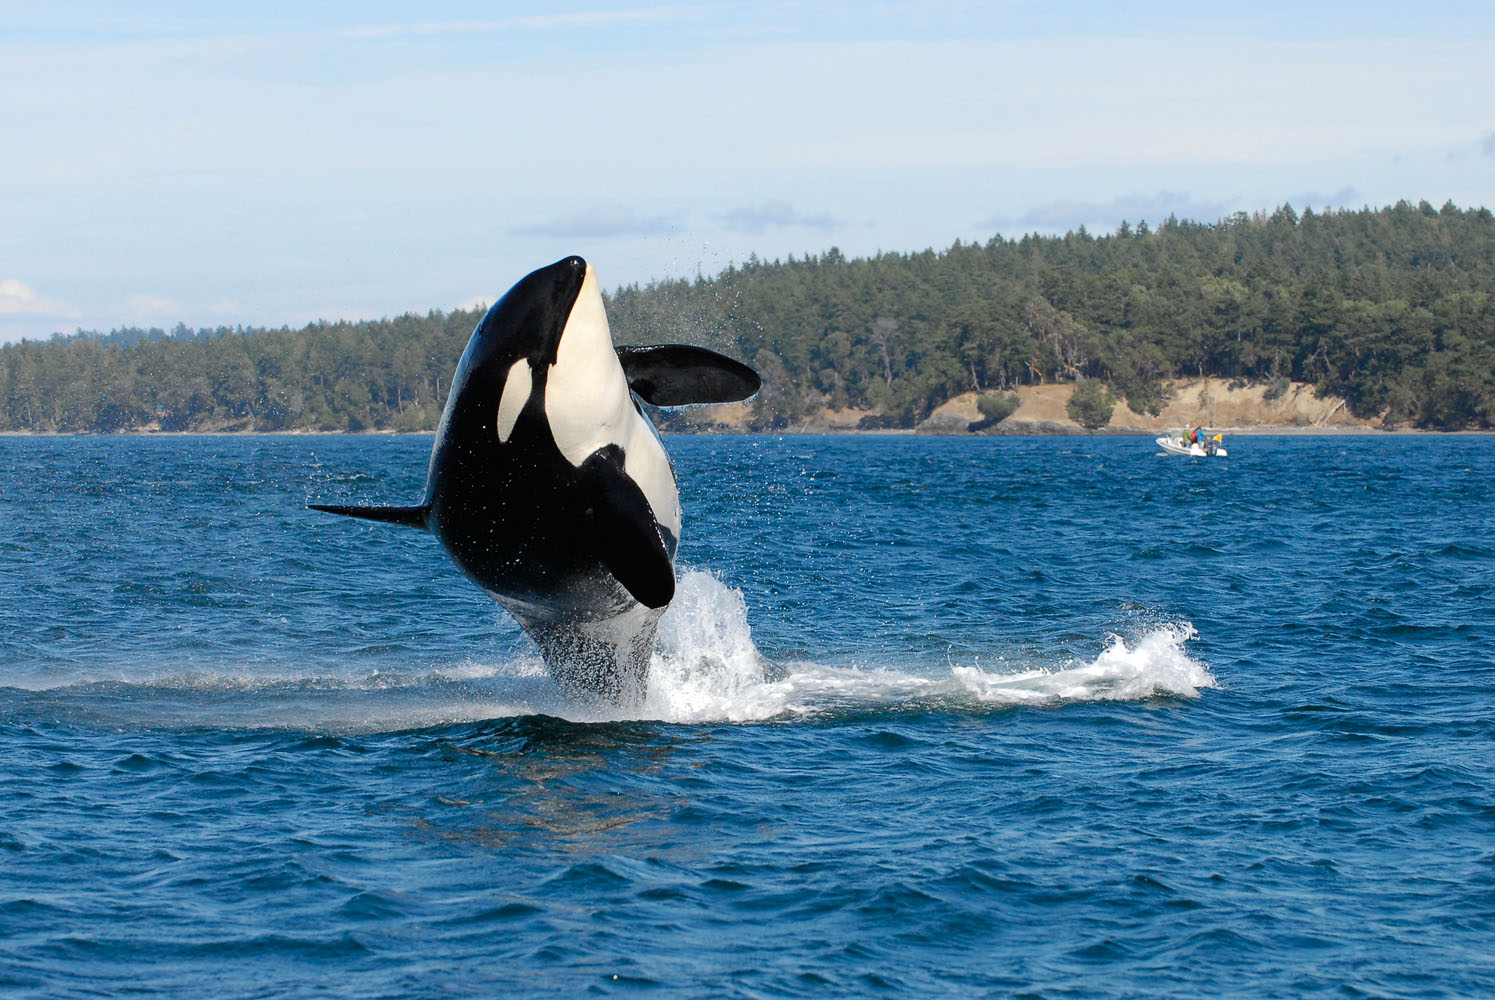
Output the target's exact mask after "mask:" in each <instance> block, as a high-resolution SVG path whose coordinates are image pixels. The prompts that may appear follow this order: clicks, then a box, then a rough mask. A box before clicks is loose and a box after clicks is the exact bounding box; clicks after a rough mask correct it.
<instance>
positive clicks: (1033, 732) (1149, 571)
mask: <svg viewBox="0 0 1495 1000" xmlns="http://www.w3.org/2000/svg"><path fill="white" fill-rule="evenodd" d="M666 443H667V446H668V447H669V449H670V451H671V453H672V455H673V457H674V461H675V466H676V470H677V473H678V475H679V479H680V483H681V496H682V504H683V506H684V510H685V519H686V523H685V532H684V537H683V539H682V542H681V549H680V569H681V574H682V577H681V586H680V591H679V594H678V595H677V600H676V604H675V606H674V607H672V609H671V611H670V612H669V614H668V615H667V617H666V619H665V623H664V625H663V626H662V628H661V648H660V650H659V652H658V654H657V655H656V659H655V663H654V666H653V673H652V680H651V689H650V694H649V699H648V702H647V703H646V705H645V706H644V707H643V708H642V709H641V710H636V711H631V712H626V713H625V712H620V711H618V710H616V709H612V708H610V707H609V706H605V705H598V704H586V703H578V702H576V701H574V700H570V699H568V698H567V697H566V696H565V695H564V694H562V693H561V692H560V691H558V690H557V689H556V688H555V687H554V685H553V684H552V683H551V682H550V680H549V679H548V677H547V676H546V675H545V673H544V670H543V667H542V665H541V664H540V661H539V659H538V656H537V654H536V652H535V650H534V649H533V647H532V646H531V645H530V644H529V643H528V641H527V640H526V639H525V638H524V636H523V634H522V633H521V632H520V631H519V629H518V628H517V626H515V625H514V624H513V622H512V621H511V620H510V619H508V618H507V617H506V616H505V615H504V613H503V612H502V611H501V610H500V609H498V608H497V607H496V606H495V605H493V604H492V603H491V602H490V601H489V600H488V599H487V598H486V597H484V596H483V595H482V594H481V593H479V592H478V591H477V590H476V589H475V588H474V587H472V586H471V585H470V584H468V583H467V582H466V581H465V580H463V579H462V578H461V577H460V576H459V575H458V574H457V573H456V571H455V570H454V569H452V567H451V566H450V565H449V564H448V563H447V562H446V561H445V559H444V558H443V557H442V556H441V554H440V552H439V550H438V548H437V546H436V544H435V543H434V541H433V540H432V539H431V538H430V537H429V536H427V535H424V534H422V533H420V532H415V531H410V530H408V529H401V528H398V527H393V526H389V525H378V524H369V523H366V522H355V521H350V520H347V519H342V518H333V517H328V516H326V515H320V514H316V513H313V512H309V511H306V510H305V509H304V504H305V503H307V502H309V501H310V502H331V503H339V502H392V503H410V502H415V501H417V500H418V499H419V497H420V494H421V489H422V484H423V480H424V473H425V463H426V457H427V453H428V451H429V447H430V440H429V438H421V437H134V438H68V437H59V438H16V437H10V438H0V459H3V461H0V761H3V766H0V994H3V995H5V996H7V997H95V996H120V995H126V994H130V995H142V996H166V997H202V996H213V997H222V998H237V997H245V998H248V997H264V996H279V997H302V996H305V997H313V996H315V997H335V998H340V997H347V998H359V1000H366V998H377V997H480V996H500V995H526V996H576V995H599V996H648V995H656V996H669V997H702V998H705V997H797V996H827V997H837V996H879V995H887V996H900V997H904V996H932V997H940V996H951V997H953V996H961V997H966V996H1021V997H1107V996H1109V997H1180V998H1183V997H1190V998H1192V997H1200V996H1211V997H1261V996H1334V997H1479V996H1492V995H1495V787H1492V777H1491V776H1492V775H1495V722H1492V708H1495V438H1490V437H1464V436H1439V437H1417V436H1385V437H1346V438H1324V437H1300V438H1299V437H1294V438H1288V437H1282V438H1273V437H1250V438H1245V437H1243V438H1235V439H1232V440H1231V441H1229V442H1228V443H1229V445H1230V451H1231V454H1230V457H1229V458H1228V459H1224V460H1218V459H1216V460H1193V459H1182V458H1169V457H1164V456H1160V455H1158V454H1156V448H1155V447H1153V445H1152V443H1151V442H1150V441H1147V440H1144V439H1141V438H1112V437H1107V438H970V439H964V438H962V439H956V438H949V439H944V438H913V437H896V436H889V437H785V438H772V437H670V438H667V439H666Z"/></svg>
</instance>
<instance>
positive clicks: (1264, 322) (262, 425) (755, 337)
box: [0, 202, 1495, 432]
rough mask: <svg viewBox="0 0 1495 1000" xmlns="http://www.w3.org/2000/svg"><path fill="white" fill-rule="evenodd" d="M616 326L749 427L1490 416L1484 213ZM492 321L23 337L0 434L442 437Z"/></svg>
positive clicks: (1088, 241)
mask: <svg viewBox="0 0 1495 1000" xmlns="http://www.w3.org/2000/svg"><path fill="white" fill-rule="evenodd" d="M537 263H544V262H537ZM509 277H512V278H515V279H517V278H518V277H519V276H518V275H512V276H509ZM498 283H499V284H503V283H504V279H499V280H498ZM608 310H609V315H610V318H611V321H612V324H613V332H614V335H615V338H616V339H617V340H618V342H620V343H651V342H667V341H672V342H688V343H696V344H703V345H705V346H709V347H713V348H715V349H717V350H721V351H725V352H728V353H731V354H733V355H736V356H738V357H741V358H743V359H744V360H747V361H749V362H750V363H752V364H753V365H755V366H756V367H757V368H758V369H759V371H760V372H761V373H762V374H763V376H764V387H763V390H762V392H761V393H760V394H759V396H758V398H757V400H756V401H755V403H754V409H753V425H754V426H755V427H757V428H759V429H770V428H777V427H785V426H791V425H793V424H795V423H796V422H798V421H800V420H802V419H803V418H804V417H805V416H807V415H808V414H810V413H812V412H814V411H816V410H818V409H820V408H821V407H824V406H832V407H836V408H845V407H857V408H863V409H867V410H870V411H872V412H873V414H874V416H873V417H872V418H871V421H870V422H871V423H873V424H878V423H881V424H883V425H886V426H899V427H907V426H911V425H912V424H914V423H915V422H917V421H918V420H920V419H922V418H923V417H924V416H926V415H927V414H928V413H929V412H930V411H931V410H932V409H933V408H935V407H936V406H938V405H939V404H941V403H943V402H944V401H945V400H947V399H949V398H950V397H952V396H954V395H957V394H959V393H962V392H967V391H972V390H974V391H977V392H983V393H988V392H995V391H999V390H1003V389H1008V388H1013V387H1016V386H1018V385H1024V384H1031V383H1035V382H1054V381H1075V382H1081V381H1084V380H1100V381H1101V382H1103V383H1104V384H1105V385H1106V386H1107V387H1108V389H1109V390H1110V391H1111V392H1112V393H1114V394H1115V395H1116V396H1117V397H1121V398H1125V399H1126V401H1127V402H1128V404H1129V405H1130V406H1131V407H1132V408H1133V409H1134V410H1137V411H1139V412H1142V411H1146V412H1153V413H1156V412H1158V410H1159V409H1160V408H1161V407H1162V405H1163V404H1164V403H1165V402H1166V398H1165V392H1166V389H1165V380H1166V379H1169V378H1173V377H1177V376H1195V375H1213V376H1217V377H1221V378H1226V379H1232V380H1240V381H1244V382H1257V383H1262V382H1265V383H1275V384H1277V385H1279V386H1285V385H1286V384H1287V382H1288V381H1289V380H1297V381H1306V382H1311V383H1314V384H1315V385H1317V386H1318V388H1319V389H1320V390H1321V391H1322V392H1324V393H1332V394H1336V395H1340V396H1343V397H1345V398H1346V399H1347V400H1348V402H1349V407H1350V408H1351V410H1352V411H1353V412H1354V413H1355V414H1356V415H1358V416H1361V417H1379V418H1381V419H1383V420H1384V421H1385V422H1386V423H1387V424H1411V425H1415V426H1420V427H1438V428H1464V427H1490V426H1492V425H1495V216H1492V214H1491V212H1490V211H1489V210H1488V209H1484V208H1480V209H1472V210H1462V209H1459V208H1457V207H1455V206H1454V205H1452V204H1447V205H1444V206H1443V208H1441V209H1436V208H1434V207H1432V206H1431V205H1429V204H1427V203H1426V202H1423V203H1421V204H1419V205H1412V204H1409V203H1407V202H1401V203H1398V204H1397V205H1395V206H1392V207H1390V208H1384V209H1378V210H1371V209H1366V210H1361V211H1326V212H1322V213H1314V212H1312V211H1304V212H1303V214H1302V215H1299V214H1297V213H1296V212H1295V211H1294V210H1293V209H1292V208H1291V207H1289V206H1283V207H1281V208H1279V209H1277V210H1276V211H1274V212H1271V213H1270V214H1267V213H1259V214H1256V215H1246V214H1244V213H1238V214H1236V215H1233V216H1231V217H1230V218H1228V219H1224V220H1221V221H1219V222H1217V223H1214V224H1204V223H1198V222H1190V221H1180V220H1178V219H1174V218H1169V219H1168V220H1166V221H1164V222H1162V223H1161V224H1159V225H1158V226H1157V227H1156V228H1150V227H1148V225H1147V224H1146V223H1145V222H1144V223H1141V224H1139V225H1137V226H1136V227H1132V226H1130V225H1128V224H1126V223H1123V224H1122V226H1121V227H1120V229H1118V230H1117V231H1116V232H1115V233H1114V234H1110V235H1105V236H1093V235H1091V234H1089V233H1087V232H1086V231H1085V230H1084V229H1083V228H1082V229H1080V230H1078V231H1076V232H1072V233H1069V234H1067V235H1065V236H1062V237H1048V236H1036V235H1030V236H1025V237H1023V238H1021V239H1018V240H1006V239H1003V238H1001V237H996V238H993V239H992V240H990V241H989V242H987V243H985V244H977V243H962V242H959V241H957V242H956V243H955V244H954V245H953V246H951V247H950V248H949V249H948V250H945V251H943V252H935V251H933V250H929V251H924V252H922V253H914V254H896V253H886V254H881V255H879V256H876V257H872V258H868V259H854V260H853V259H847V258H846V257H844V256H843V255H842V254H841V253H840V251H838V250H835V249H832V250H830V251H829V252H827V253H825V254H823V255H821V256H818V257H807V258H803V259H795V258H790V259H789V260H787V261H784V262H779V261H775V262H773V263H768V262H764V261H759V260H757V259H756V258H753V259H750V260H749V261H748V262H747V263H746V264H744V265H741V266H735V267H730V268H728V269H727V270H726V271H724V272H722V273H721V274H719V275H716V276H715V277H699V278H696V279H695V280H694V281H689V280H679V281H660V282H655V283H652V284H649V285H647V286H638V285H634V286H630V287H626V288H622V289H619V290H618V291H617V292H616V294H614V295H612V296H610V297H609V301H608ZM479 318H480V317H479V314H477V313H474V312H461V311H458V312H453V313H439V312H433V313H429V314H427V315H425V316H416V315H405V316H401V317H399V318H397V319H392V320H379V321H372V322H361V323H325V322H321V323H314V324H311V325H310V326H307V327H305V328H303V329H299V330H291V329H285V328H283V329H279V330H258V329H234V330H228V329H219V330H199V331H195V332H194V331H191V330H187V329H186V328H184V327H180V326H179V327H178V328H177V329H176V330H173V331H171V332H169V333H168V332H166V331H161V330H138V329H126V330H116V331H113V332H112V333H110V334H108V335H98V334H80V335H75V336H72V337H60V336H59V337H54V338H53V339H52V340H50V341H42V342H25V343H21V344H12V345H8V346H6V347H4V348H0V405H3V410H0V429H4V430H37V431H100V432H113V431H123V430H131V429H135V428H141V427H147V426H159V427H160V428H162V429H163V430H226V429H243V430H289V429H308V430H354V431H357V430H373V429H383V428H393V429H396V430H429V429H432V428H434V427H435V425H436V421H437V418H438V416H439V415H440V411H441V406H442V404H443V402H444V401H445V393H446V390H447V388H448V386H447V383H446V380H447V379H449V378H450V376H451V373H452V369H453V367H454V366H455V364H456V361H457V358H458V357H459V355H460V354H461V352H462V348H463V345H464V344H465V342H466V340H467V337H468V335H469V334H470V333H471V331H472V328H473V326H474V325H475V324H476V322H477V320H478V319H479ZM696 412H697V413H699V414H702V415H705V417H706V419H708V420H709V411H696ZM692 415H693V414H692V413H690V412H688V413H687V414H686V416H685V417H683V418H682V417H673V418H672V417H666V418H665V419H666V420H667V421H674V422H676V423H677V424H678V423H681V422H682V421H688V420H689V419H690V418H691V416H692Z"/></svg>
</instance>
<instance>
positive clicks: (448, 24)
mask: <svg viewBox="0 0 1495 1000" xmlns="http://www.w3.org/2000/svg"><path fill="white" fill-rule="evenodd" d="M699 10H700V8H699V7H694V6H671V7H641V8H638V9H635V10H583V11H574V12H571V13H566V14H534V15H530V16H527V17H505V18H497V19H493V20H483V21H422V22H418V23H415V24H366V25H360V26H359V27H356V28H349V29H348V30H346V31H343V32H341V34H342V35H343V36H344V37H347V38H392V37H395V36H397V35H447V34H455V33H462V34H472V33H481V32H496V31H510V30H514V29H525V30H530V31H547V30H552V29H555V28H602V27H610V26H614V25H618V24H645V23H651V22H658V21H676V20H680V19H682V18H686V17H693V16H695V15H696V14H697V13H698V12H699Z"/></svg>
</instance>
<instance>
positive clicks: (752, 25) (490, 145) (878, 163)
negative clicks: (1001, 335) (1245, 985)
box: [0, 0, 1495, 341]
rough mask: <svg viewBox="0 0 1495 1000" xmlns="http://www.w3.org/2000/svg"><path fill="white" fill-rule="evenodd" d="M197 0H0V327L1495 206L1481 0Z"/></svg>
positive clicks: (293, 309)
mask: <svg viewBox="0 0 1495 1000" xmlns="http://www.w3.org/2000/svg"><path fill="white" fill-rule="evenodd" d="M218 6H219V5H209V4H197V3H149V2H144V3H135V4H116V3H108V4H105V3H92V2H88V3H84V2H79V3H69V2H65V0H62V2H59V0H53V2H48V3H40V2H37V3H29V4H15V3H7V2H0V341H8V340H16V339H19V338H21V337H23V336H24V337H33V338H34V337H45V336H48V335H50V334H51V333H52V332H54V331H59V330H60V331H65V332H71V331H72V330H75V329H79V328H82V329H98V330H108V329H111V328H114V327H118V326H125V325H142V326H151V325H154V326H164V327H170V326H173V325H175V324H176V323H178V322H183V323H186V324H187V325H188V326H191V327H199V326H216V325H219V324H229V325H233V324H241V323H242V324H245V325H271V326H278V325H280V324H290V325H293V326H297V325H301V324H304V323H306V322H309V321H311V320H315V319H319V318H323V319H337V318H349V319H359V318H370V317H378V316H386V315H394V314H398V313H401V312H406V311H416V312H424V311H426V310H428V309H451V308H453V307H455V306H458V305H460V304H464V303H471V302H472V301H474V300H479V299H482V300H491V299H492V298H494V297H496V296H497V295H500V294H502V293H503V291H504V290H506V289H507V288H508V287H509V285H511V284H512V283H513V282H514V281H515V280H516V279H517V278H519V277H520V276H522V275H523V274H524V273H526V272H527V271H529V270H531V269H533V268H534V267H537V266H540V265H542V264H545V263H549V262H550V261H552V260H554V259H556V258H558V257H561V256H563V255H565V254H568V253H580V254H582V255H584V256H586V257H587V258H588V259H590V260H591V261H592V262H593V263H594V265H595V266H596V267H597V269H598V273H599V277H600V278H601V279H602V281H603V284H604V285H605V286H607V287H609V288H612V287H616V286H618V285H621V284H628V283H634V282H639V283H646V282H648V281H650V280H651V279H654V278H661V277H677V276H693V275H695V274H697V273H705V274H713V273H715V272H717V271H719V270H720V269H722V268H723V267H725V266H726V265H728V264H729V263H732V262H735V261H741V260H744V259H746V258H747V257H748V255H749V254H753V253H756V254H757V255H758V256H759V257H763V258H767V259H774V258H779V257H783V256H786V255H789V254H794V255H797V256H798V255H803V254H807V253H819V252H822V251H824V250H826V249H828V248H829V247H831V246H839V247H840V248H841V249H842V250H843V251H844V252H845V253H847V254H848V255H864V254H870V253H875V252H877V251H879V250H894V251H915V250H921V249H924V248H926V247H931V246H932V247H936V248H943V247H946V246H948V245H949V244H950V243H951V242H953V241H954V240H955V239H957V238H959V239H963V240H973V239H974V240H985V239H987V238H989V237H990V236H992V235H993V234H996V233H1001V234H1004V235H1009V236H1013V235H1018V234H1021V233H1023V232H1029V231H1038V232H1064V231H1066V230H1069V229H1072V228H1074V227H1076V226H1079V225H1085V226H1087V227H1089V228H1090V229H1091V230H1092V231H1109V230H1112V229H1114V228H1115V227H1116V225H1118V224H1119V223H1120V222H1121V220H1122V219H1127V220H1130V221H1131V222H1132V223H1134V224H1135V223H1136V222H1137V221H1138V220H1140V219H1144V218H1145V219H1148V220H1151V221H1156V220H1158V219H1160V218H1163V217H1165V216H1167V215H1169V214H1176V215H1178V216H1180V217H1190V218H1196V219H1201V220H1203V221H1207V222H1212V221H1214V220H1215V219H1217V218H1220V217H1222V216H1224V215H1228V214H1230V213H1232V212H1235V211H1238V210H1244V211H1254V210H1258V209H1264V208H1271V207H1275V206H1276V205H1279V204H1281V203H1283V202H1290V203H1292V204H1293V205H1295V206H1297V207H1299V208H1301V207H1303V206H1304V205H1311V206H1313V207H1321V206H1325V205H1332V206H1342V207H1360V206H1362V205H1372V206H1379V205H1384V204H1389V203H1392V202H1395V201H1396V200H1398V199H1401V198H1407V199H1410V200H1413V201H1416V200H1418V199H1427V200H1428V201H1431V202H1433V203H1434V204H1437V205H1441V204H1442V203H1443V202H1445V201H1448V200H1452V201H1453V202H1454V203H1455V204H1458V205H1461V206H1477V205H1486V206H1495V193H1492V186H1495V101H1492V100H1491V97H1492V95H1495V59H1492V58H1491V57H1490V53H1491V51H1492V46H1491V43H1492V41H1495V4H1490V3H1488V2H1487V0H1486V2H1481V3H1474V2H1469V3H1462V2H1447V3H1439V2H1431V3H1424V4H1421V5H1408V4H1396V5H1393V4H1380V3H1337V2H1330V3H1317V4H1315V3H1303V2H1298V3H1279V2H1275V0H1269V2H1265V3H1255V4H1252V5H1244V4H1239V3H1232V4H1220V5H1213V4H1208V3H1202V2H1195V3H1171V2H1169V3H1133V4H1117V3H1091V2H1084V3H1028V2H1016V0H1014V2H994V3H963V2H939V0H934V2H929V3H918V4H915V3H878V2H876V0H867V2H863V3H840V2H837V0H826V2H822V3H815V4H799V3H774V2H771V0H770V2H759V3H714V2H710V0H706V2H701V3H688V4H673V3H667V2H666V3H660V4H649V3H647V0H646V2H644V3H622V2H602V0H571V2H567V0H550V2H548V3H506V4H492V3H490V4H474V3H453V2H439V0H438V2H425V3H422V4H420V5H419V13H418V14H417V13H414V12H413V10H414V8H415V7H416V6H417V5H410V4H393V3H380V2H367V3H359V4H315V3H307V2H304V0H303V2H301V3H279V2H256V3H254V4H243V5H237V6H239V7H240V8H242V9H239V10H236V11H233V12H228V13H224V12H220V11H219V10H217V9H216V8H217V7H218ZM224 6H226V5H224ZM1248 8H1249V9H1248Z"/></svg>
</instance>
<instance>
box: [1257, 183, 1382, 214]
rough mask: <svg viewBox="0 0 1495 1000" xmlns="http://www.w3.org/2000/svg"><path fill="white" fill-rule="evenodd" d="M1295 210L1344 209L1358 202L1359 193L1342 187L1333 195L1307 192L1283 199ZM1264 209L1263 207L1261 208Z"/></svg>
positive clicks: (1350, 188)
mask: <svg viewBox="0 0 1495 1000" xmlns="http://www.w3.org/2000/svg"><path fill="white" fill-rule="evenodd" d="M1284 200H1285V201H1286V202H1287V203H1288V204H1289V205H1292V206H1293V207H1295V208H1300V209H1301V208H1305V207H1306V208H1344V207H1345V206H1346V205H1350V204H1353V203H1354V202H1357V201H1359V200H1360V192H1358V191H1356V190H1355V189H1354V188H1352V187H1342V188H1340V189H1339V190H1338V191H1335V192H1334V193H1333V194H1319V193H1318V192H1317V191H1307V192H1304V193H1303V194H1295V195H1292V196H1291V197H1289V198H1286V199H1284ZM1263 207H1265V206H1263Z"/></svg>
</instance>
